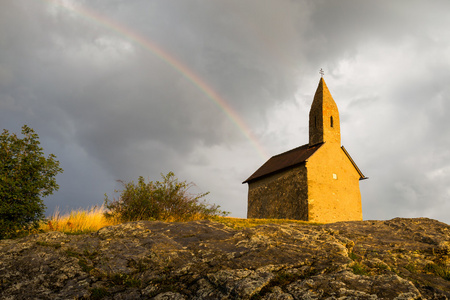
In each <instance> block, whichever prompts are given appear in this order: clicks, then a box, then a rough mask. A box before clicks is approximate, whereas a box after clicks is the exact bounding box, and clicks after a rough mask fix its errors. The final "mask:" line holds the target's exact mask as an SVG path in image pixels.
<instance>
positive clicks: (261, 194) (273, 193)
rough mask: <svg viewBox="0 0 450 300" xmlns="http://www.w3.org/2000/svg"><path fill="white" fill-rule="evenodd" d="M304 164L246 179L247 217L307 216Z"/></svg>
mask: <svg viewBox="0 0 450 300" xmlns="http://www.w3.org/2000/svg"><path fill="white" fill-rule="evenodd" d="M307 197H308V185H307V177H306V167H305V165H301V166H299V167H295V168H293V169H290V170H287V171H284V172H280V173H277V174H274V175H272V176H269V177H267V178H264V179H261V180H258V181H256V182H251V183H249V191H248V210H247V217H248V218H276V219H295V220H304V221H307V220H308V203H307Z"/></svg>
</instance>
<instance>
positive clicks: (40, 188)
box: [0, 125, 63, 239]
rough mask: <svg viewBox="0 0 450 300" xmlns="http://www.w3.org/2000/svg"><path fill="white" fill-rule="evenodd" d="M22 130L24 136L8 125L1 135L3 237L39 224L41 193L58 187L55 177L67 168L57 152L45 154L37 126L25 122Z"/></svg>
mask: <svg viewBox="0 0 450 300" xmlns="http://www.w3.org/2000/svg"><path fill="white" fill-rule="evenodd" d="M22 134H23V135H24V138H22V139H20V138H18V137H17V135H16V134H14V133H11V134H10V133H9V132H8V130H6V129H5V130H3V133H2V134H1V135H0V239H2V238H11V237H14V236H17V235H18V234H20V233H22V232H24V231H27V230H31V229H37V228H38V227H39V221H41V220H43V219H44V210H45V205H44V203H43V201H42V200H41V197H45V196H48V195H51V194H53V191H55V190H58V188H59V186H58V185H57V184H56V180H55V177H56V175H57V174H58V173H59V172H62V171H63V170H62V169H61V168H60V167H59V161H57V160H56V156H55V155H53V154H50V155H49V156H48V158H45V156H44V153H43V151H42V148H41V147H39V144H40V143H39V137H38V135H37V134H36V133H35V132H34V130H33V129H31V128H30V127H28V126H27V125H24V126H23V127H22Z"/></svg>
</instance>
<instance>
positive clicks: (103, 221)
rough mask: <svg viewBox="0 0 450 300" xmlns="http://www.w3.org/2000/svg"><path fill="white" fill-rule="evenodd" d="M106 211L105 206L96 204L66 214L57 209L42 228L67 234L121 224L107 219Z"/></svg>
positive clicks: (45, 230)
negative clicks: (86, 208)
mask: <svg viewBox="0 0 450 300" xmlns="http://www.w3.org/2000/svg"><path fill="white" fill-rule="evenodd" d="M104 213H105V208H104V207H103V206H99V207H97V206H94V207H92V208H90V209H88V210H82V209H78V210H73V211H71V212H69V213H67V214H64V215H61V214H60V212H59V209H56V210H55V212H54V213H53V215H52V216H51V217H50V218H49V220H48V221H46V222H43V223H42V224H41V226H40V229H41V230H42V231H44V232H48V231H61V232H64V233H67V234H82V233H88V232H93V231H97V230H99V229H101V228H103V227H106V226H111V225H117V224H119V222H118V221H117V220H115V219H107V218H106V217H105V216H104Z"/></svg>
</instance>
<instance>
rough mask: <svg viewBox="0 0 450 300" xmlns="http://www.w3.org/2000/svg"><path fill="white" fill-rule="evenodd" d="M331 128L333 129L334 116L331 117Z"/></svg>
mask: <svg viewBox="0 0 450 300" xmlns="http://www.w3.org/2000/svg"><path fill="white" fill-rule="evenodd" d="M330 126H331V127H333V116H331V117H330Z"/></svg>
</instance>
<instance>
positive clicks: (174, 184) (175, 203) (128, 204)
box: [105, 172, 228, 222]
mask: <svg viewBox="0 0 450 300" xmlns="http://www.w3.org/2000/svg"><path fill="white" fill-rule="evenodd" d="M161 176H162V179H163V180H162V181H156V182H152V181H150V182H149V183H145V180H144V177H142V176H140V177H139V180H138V183H137V184H134V182H133V181H131V182H128V183H126V182H123V181H119V182H120V183H121V184H122V186H123V190H122V191H115V192H120V196H119V198H118V199H115V198H114V199H113V200H112V201H110V200H109V199H108V196H107V195H106V194H105V206H106V208H107V209H108V210H109V211H107V212H105V216H106V217H107V218H117V219H120V220H121V221H122V222H128V221H137V220H165V221H187V220H195V219H205V218H208V217H212V216H218V215H227V214H228V213H227V212H224V211H220V210H219V207H220V206H218V205H210V204H208V203H206V202H205V201H201V200H202V198H204V197H205V196H206V195H208V194H209V193H203V194H196V195H193V194H190V193H189V192H188V191H189V189H190V188H191V187H192V186H193V183H187V182H186V181H183V182H180V181H178V179H177V178H176V177H175V175H174V173H172V172H169V173H168V174H167V175H163V174H161Z"/></svg>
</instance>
